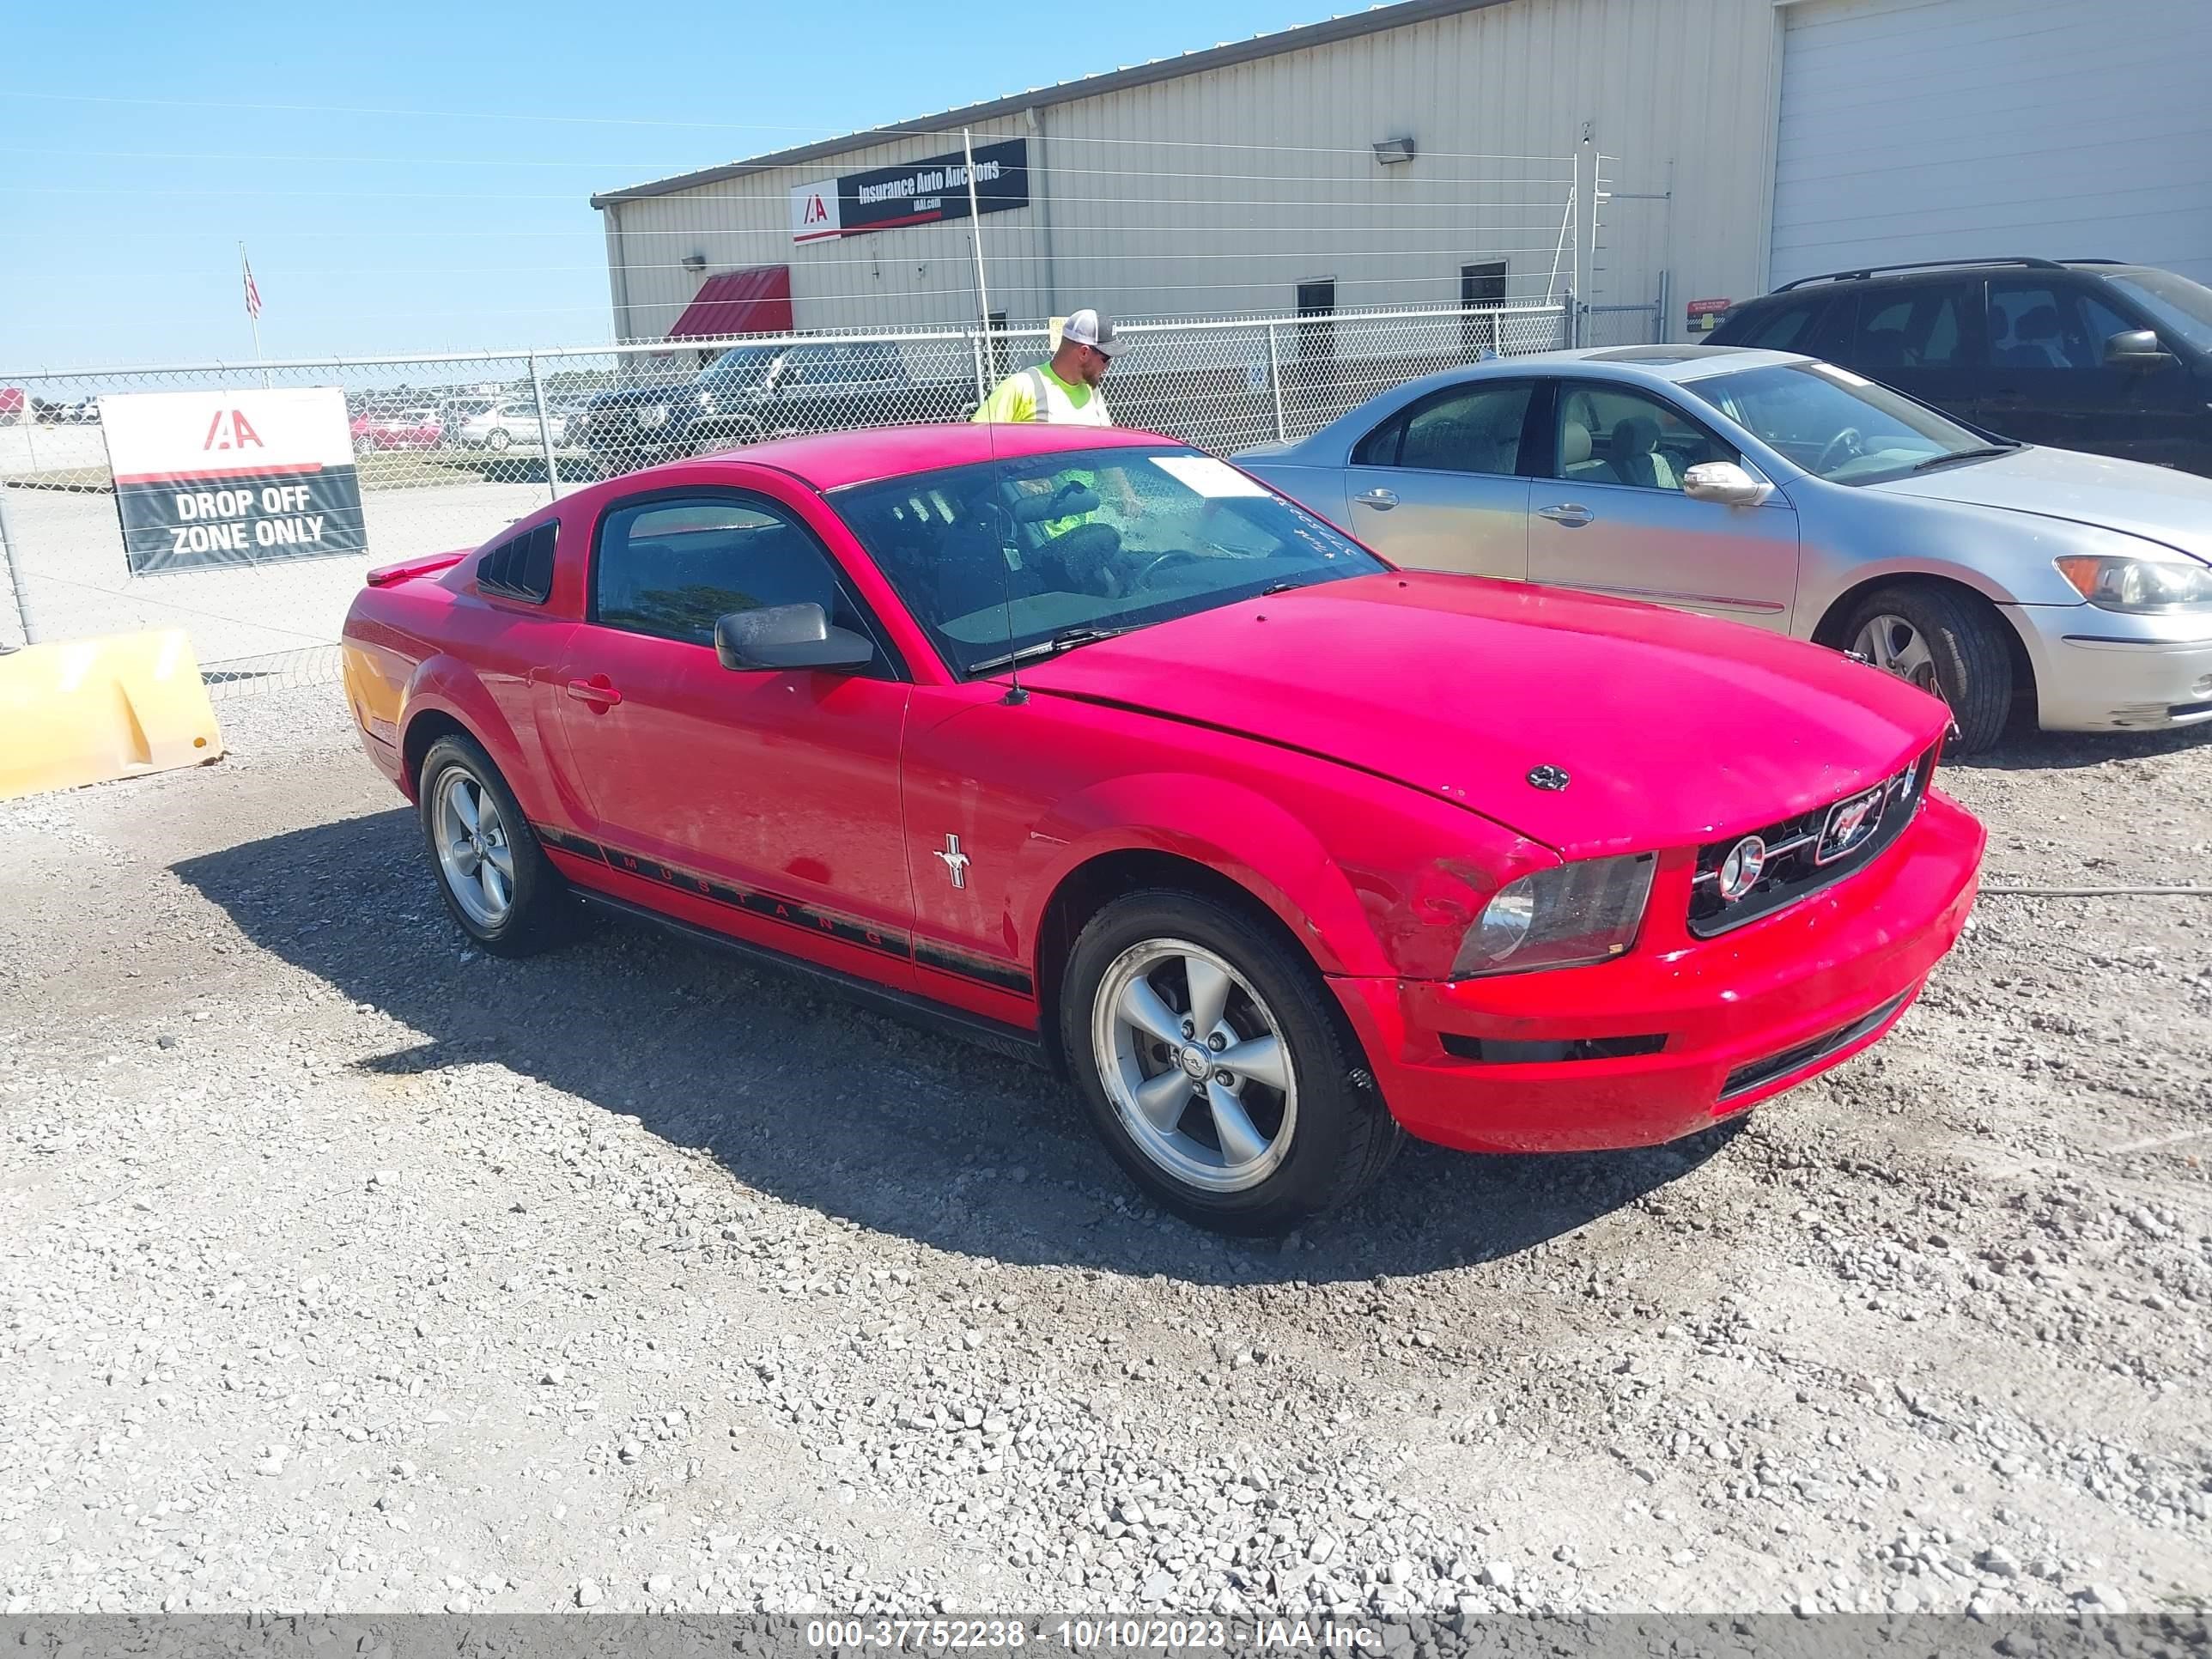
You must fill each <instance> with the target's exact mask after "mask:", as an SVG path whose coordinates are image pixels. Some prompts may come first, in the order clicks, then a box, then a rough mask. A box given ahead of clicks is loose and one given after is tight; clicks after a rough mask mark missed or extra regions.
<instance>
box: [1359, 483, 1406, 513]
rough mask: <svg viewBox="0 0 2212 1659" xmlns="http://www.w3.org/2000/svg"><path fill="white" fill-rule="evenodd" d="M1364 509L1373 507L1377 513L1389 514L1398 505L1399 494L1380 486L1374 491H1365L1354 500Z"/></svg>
mask: <svg viewBox="0 0 2212 1659" xmlns="http://www.w3.org/2000/svg"><path fill="white" fill-rule="evenodd" d="M1352 500H1353V501H1358V503H1359V504H1360V506H1362V507H1373V508H1374V509H1375V510H1376V512H1377V513H1388V512H1389V510H1390V509H1391V508H1392V507H1395V506H1397V505H1398V492H1397V491H1396V490H1395V489H1383V488H1382V486H1380V485H1379V484H1378V485H1377V486H1376V488H1374V489H1363V490H1361V491H1360V492H1359V493H1358V495H1354V496H1353V497H1352Z"/></svg>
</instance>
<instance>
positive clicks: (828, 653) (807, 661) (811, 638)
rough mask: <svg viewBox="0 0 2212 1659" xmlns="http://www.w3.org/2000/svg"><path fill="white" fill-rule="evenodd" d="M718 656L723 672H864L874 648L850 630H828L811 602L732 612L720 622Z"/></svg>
mask: <svg viewBox="0 0 2212 1659" xmlns="http://www.w3.org/2000/svg"><path fill="white" fill-rule="evenodd" d="M714 654H715V655H716V656H717V657H719V658H720V659H721V660H722V666H723V667H725V668H728V669H733V670H738V671H744V670H748V669H761V668H861V667H865V666H866V665H867V664H869V663H872V662H873V661H874V660H875V659H876V647H874V645H872V643H870V642H869V641H867V640H866V639H864V638H862V637H861V636H860V635H858V634H855V633H854V632H853V631H852V630H851V629H847V628H832V627H830V626H829V616H828V614H827V613H826V612H825V611H823V609H822V607H821V606H820V605H816V604H815V603H814V602H813V601H811V600H808V601H807V602H806V603H805V604H804V605H763V606H762V607H761V608H760V609H758V610H757V611H731V612H730V613H729V614H728V615H727V616H726V617H720V618H719V619H717V620H716V622H715V623H714Z"/></svg>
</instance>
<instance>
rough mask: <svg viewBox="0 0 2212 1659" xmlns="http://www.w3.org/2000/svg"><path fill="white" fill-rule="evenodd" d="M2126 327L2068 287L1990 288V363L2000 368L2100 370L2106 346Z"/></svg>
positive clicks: (2022, 281) (2024, 283)
mask: <svg viewBox="0 0 2212 1659" xmlns="http://www.w3.org/2000/svg"><path fill="white" fill-rule="evenodd" d="M2128 326H2129V325H2128V324H2127V323H2126V322H2125V321H2124V320H2123V319H2122V318H2121V317H2120V316H2119V314H2118V313H2117V312H2115V311H2113V310H2112V308H2111V307H2109V306H2107V305H2106V304H2105V302H2104V301H2101V300H2100V299H2097V298H2096V297H2094V296H2093V295H2090V294H2087V293H2085V292H2083V291H2082V290H2081V289H2076V288H2073V287H2070V286H2069V285H2067V284H2065V283H2051V282H2048V281H2040V280H2036V279H2033V278H2023V277H2009V278H2005V277H2000V278H1996V279H1993V280H1992V281H1991V282H1990V362H1993V363H1995V364H1996V366H1997V367H1998V368H2024V369H2039V368H2101V367H2103V365H2104V362H2105V342H2106V340H2108V339H2110V338H2112V336H2113V335H2115V334H2118V333H2120V332H2122V331H2124V330H2125V329H2126V328H2127V327H2128Z"/></svg>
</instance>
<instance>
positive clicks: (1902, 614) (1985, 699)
mask: <svg viewBox="0 0 2212 1659" xmlns="http://www.w3.org/2000/svg"><path fill="white" fill-rule="evenodd" d="M2010 626H2011V624H2010V623H2007V622H2005V621H2004V620H2003V619H2002V618H2001V617H1999V616H1998V615H1997V613H1996V606H1994V605H1991V604H1990V602H1989V601H1988V600H1987V599H1984V598H1982V596H1981V595H1980V594H1978V593H1973V592H1967V591H1966V590H1965V589H1963V588H1959V587H1955V586H1952V585H1951V584H1949V583H1948V582H1938V581H1916V582H1911V583H1900V584H1898V585H1896V586H1889V587H1882V588H1877V589H1876V590H1875V592H1871V593H1869V594H1868V595H1867V596H1866V598H1865V599H1863V600H1862V601H1860V603H1859V605H1858V606H1857V609H1856V610H1854V611H1852V612H1851V613H1850V616H1849V617H1847V618H1845V620H1844V626H1843V627H1842V628H1841V629H1839V630H1838V636H1839V637H1840V638H1842V639H1845V640H1848V641H1850V649H1851V650H1852V651H1854V652H1856V653H1857V654H1858V655H1860V656H1862V657H1863V658H1865V659H1867V660H1868V661H1869V662H1870V663H1872V664H1873V665H1875V667H1876V668H1879V669H1881V670H1882V671H1884V672H1885V673H1890V674H1894V675H1896V676H1897V678H1899V679H1901V680H1905V681H1909V682H1910V683H1911V684H1914V685H1917V686H1918V687H1919V688H1920V689H1921V690H1923V691H1926V692H1928V693H1929V694H1930V695H1932V696H1938V697H1941V698H1942V700H1943V701H1944V702H1947V703H1948V704H1949V705H1950V706H1951V719H1952V720H1953V721H1954V723H1955V724H1956V725H1957V726H1958V728H1959V731H1958V735H1957V737H1956V738H1954V739H1953V741H1952V743H1951V745H1950V747H1951V751H1952V752H1953V753H1954V754H1961V755H1972V754H1976V753H1978V752H1979V751H1981V750H1984V749H1987V748H1989V747H1990V745H1991V744H1995V743H1996V740H1997V739H1998V738H2000V737H2002V735H2003V734H2004V728H2005V722H2006V720H2008V719H2009V718H2010V716H2011V714H2012V702H2013V666H2012V656H2011V653H2009V652H2008V650H2007V649H2006V647H2005V641H2004V630H2005V629H2008V628H2009V627H2010Z"/></svg>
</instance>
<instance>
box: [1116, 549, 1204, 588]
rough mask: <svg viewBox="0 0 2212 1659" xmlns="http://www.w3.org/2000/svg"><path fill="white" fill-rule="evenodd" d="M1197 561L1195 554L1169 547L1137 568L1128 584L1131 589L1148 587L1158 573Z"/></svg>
mask: <svg viewBox="0 0 2212 1659" xmlns="http://www.w3.org/2000/svg"><path fill="white" fill-rule="evenodd" d="M1197 562H1198V555H1197V554H1195V553H1192V552H1189V551H1187V550H1184V549H1182V548H1174V549H1171V550H1169V551H1168V552H1165V553H1163V554H1161V555H1159V556H1158V557H1157V558H1154V559H1152V560H1150V561H1149V562H1146V564H1145V565H1144V567H1143V568H1140V569H1139V570H1138V571H1137V573H1136V574H1134V575H1133V576H1131V577H1130V578H1129V586H1130V587H1131V588H1132V589H1134V588H1139V587H1150V586H1152V578H1153V577H1155V576H1157V575H1158V574H1160V573H1161V572H1162V571H1164V570H1169V569H1174V568H1179V567H1181V566H1183V565H1187V564H1196V563H1197Z"/></svg>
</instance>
